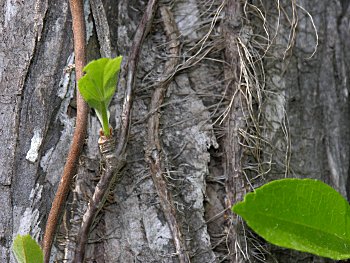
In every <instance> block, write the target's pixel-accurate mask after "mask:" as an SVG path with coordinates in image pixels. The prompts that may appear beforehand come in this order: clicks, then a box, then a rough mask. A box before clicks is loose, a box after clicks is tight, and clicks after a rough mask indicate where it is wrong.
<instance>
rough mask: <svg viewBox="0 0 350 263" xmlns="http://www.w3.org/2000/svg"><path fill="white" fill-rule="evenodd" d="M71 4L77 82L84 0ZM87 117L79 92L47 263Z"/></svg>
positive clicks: (82, 58)
mask: <svg viewBox="0 0 350 263" xmlns="http://www.w3.org/2000/svg"><path fill="white" fill-rule="evenodd" d="M69 4H70V9H71V13H72V20H73V37H74V53H75V72H76V79H77V81H78V80H79V79H80V78H81V77H82V75H83V67H84V66H85V64H86V51H85V21H84V9H83V1H82V0H70V1H69ZM87 114H88V106H87V104H86V103H85V101H84V100H83V98H82V97H81V95H80V93H79V91H78V90H77V117H76V128H75V131H74V135H73V141H72V144H71V147H70V150H69V153H68V157H67V161H66V164H65V166H64V170H63V174H62V179H61V181H60V183H59V185H58V188H57V192H56V195H55V198H54V201H53V203H52V207H51V210H50V213H49V216H48V219H47V224H46V229H45V235H44V239H43V250H44V262H45V263H48V262H49V260H50V254H51V247H52V243H53V240H54V237H55V233H56V230H57V226H58V225H59V220H60V218H61V213H62V210H63V207H64V205H65V202H66V199H67V195H68V193H69V188H70V184H71V181H72V178H73V176H74V174H75V171H76V168H77V163H78V159H79V156H80V154H81V152H82V149H83V145H84V140H85V135H86V127H87Z"/></svg>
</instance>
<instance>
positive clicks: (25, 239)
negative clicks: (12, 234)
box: [12, 235, 44, 263]
mask: <svg viewBox="0 0 350 263" xmlns="http://www.w3.org/2000/svg"><path fill="white" fill-rule="evenodd" d="M12 250H13V253H14V254H15V257H16V259H17V261H18V263H42V262H43V261H44V256H43V251H42V250H41V248H40V246H39V245H38V243H37V242H36V241H35V240H34V239H33V238H32V237H31V236H30V235H25V236H21V235H18V236H17V237H16V238H15V240H14V241H13V245H12Z"/></svg>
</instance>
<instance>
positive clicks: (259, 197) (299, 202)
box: [233, 179, 350, 260]
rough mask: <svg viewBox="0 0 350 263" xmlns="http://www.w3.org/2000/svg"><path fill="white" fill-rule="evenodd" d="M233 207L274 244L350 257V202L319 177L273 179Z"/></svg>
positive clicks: (315, 252) (345, 257)
mask: <svg viewBox="0 0 350 263" xmlns="http://www.w3.org/2000/svg"><path fill="white" fill-rule="evenodd" d="M233 211H234V212H235V213H237V214H238V215H240V216H241V217H243V218H244V220H246V222H247V224H248V225H249V226H250V227H251V228H252V229H253V230H254V231H255V232H256V233H258V234H259V235H261V236H262V237H263V238H264V239H266V240H267V241H269V242H271V243H272V244H275V245H278V246H281V247H286V248H291V249H295V250H299V251H304V252H309V253H313V254H316V255H319V256H323V257H328V258H332V259H337V260H339V259H347V258H350V207H349V204H348V202H347V201H346V200H345V199H344V198H343V197H342V196H341V195H340V194H339V193H338V192H337V191H335V190H334V189H333V188H331V187H330V186H328V185H326V184H324V183H322V182H320V181H317V180H311V179H283V180H277V181H273V182H271V183H268V184H266V185H264V186H262V187H260V188H258V189H256V190H255V192H252V193H249V194H247V195H246V196H245V198H244V201H243V202H240V203H238V204H236V205H235V206H234V207H233Z"/></svg>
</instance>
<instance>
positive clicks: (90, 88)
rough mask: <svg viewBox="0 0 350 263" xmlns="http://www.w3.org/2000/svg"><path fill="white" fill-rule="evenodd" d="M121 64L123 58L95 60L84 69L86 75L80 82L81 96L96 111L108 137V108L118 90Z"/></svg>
mask: <svg viewBox="0 0 350 263" xmlns="http://www.w3.org/2000/svg"><path fill="white" fill-rule="evenodd" d="M121 62H122V57H121V56H119V57H116V58H114V59H110V58H100V59H98V60H93V61H91V62H90V63H89V64H88V65H86V66H85V67H84V72H85V73H86V74H85V75H84V76H83V77H82V78H81V79H80V80H79V82H78V87H79V91H80V94H81V95H82V97H83V98H84V100H85V101H86V102H87V103H88V104H89V106H90V107H91V108H94V109H95V111H96V115H97V117H98V118H99V120H100V122H101V125H102V129H103V132H104V135H106V136H109V112H108V106H109V103H110V102H111V100H112V97H113V95H114V93H115V90H116V84H117V80H118V72H119V70H120V65H121Z"/></svg>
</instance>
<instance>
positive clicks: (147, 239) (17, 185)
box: [0, 0, 350, 263]
mask: <svg viewBox="0 0 350 263" xmlns="http://www.w3.org/2000/svg"><path fill="white" fill-rule="evenodd" d="M0 3H1V5H0V6H1V7H2V8H1V9H0V32H1V33H0V34H1V38H0V139H1V141H2V142H3V143H2V145H1V146H0V201H1V208H2V209H1V210H0V261H1V262H15V260H14V257H13V254H12V253H11V248H10V247H11V244H12V241H13V238H14V237H15V236H16V235H17V234H26V233H30V234H31V235H32V236H33V237H35V238H36V239H37V240H38V241H39V242H40V241H41V240H42V237H43V232H44V227H45V224H46V220H47V215H48V212H49V209H50V207H51V202H52V199H53V197H54V195H55V192H56V189H57V185H58V182H59V180H60V177H61V174H62V170H63V166H64V163H65V158H66V155H67V152H68V149H69V145H70V142H71V138H72V134H73V131H74V123H75V113H76V106H75V92H74V88H75V74H74V70H72V69H71V67H70V66H71V65H72V64H73V63H74V54H73V39H72V33H71V16H70V11H69V6H68V2H67V1H57V0H53V1H47V0H46V1H33V0H28V1H4V0H0ZM146 4H147V3H145V1H139V0H133V1H126V0H120V1H111V0H103V1H101V0H90V2H89V1H86V3H85V17H86V23H87V40H88V60H89V61H90V60H92V59H96V58H99V57H115V56H116V55H123V56H124V59H125V58H127V57H128V55H129V51H130V47H131V44H132V40H133V35H134V32H135V30H136V27H137V25H138V23H139V21H140V19H141V16H142V14H143V12H144V9H145V6H146ZM162 8H165V9H164V10H167V11H163V12H161V11H160V10H161V9H162ZM348 10H349V9H348V2H347V1H343V0H334V1H331V2H329V1H316V0H309V1H305V0H303V1H297V3H295V1H290V0H283V1H268V0H264V1H255V0H253V1H250V2H249V3H248V2H242V1H238V0H227V1H199V0H187V1H185V0H179V1H172V2H169V1H159V8H158V11H157V12H156V15H155V19H154V21H153V24H152V28H151V30H150V33H149V34H148V36H147V37H146V39H145V40H144V43H143V46H142V50H141V54H140V60H139V67H138V72H137V79H136V84H135V87H134V94H133V96H134V103H133V109H132V122H131V129H130V136H129V142H128V148H127V164H126V166H125V168H124V169H123V170H122V180H121V181H120V182H119V183H118V184H116V185H115V187H114V188H113V191H112V193H111V195H110V196H109V198H108V202H107V203H106V205H105V206H104V209H103V210H102V211H101V213H100V214H99V216H98V217H97V218H96V222H95V224H94V227H93V229H92V231H91V233H90V238H89V243H88V245H87V249H86V256H85V258H86V262H145V263H147V262H183V261H179V260H186V259H185V258H186V256H188V257H189V259H190V262H259V261H262V262H332V261H330V260H325V259H322V258H318V257H315V256H312V255H309V254H305V253H297V252H292V251H290V250H286V249H281V248H278V247H275V246H272V245H269V244H266V243H265V242H264V241H263V240H261V239H260V238H259V237H257V236H256V235H255V234H254V233H252V232H251V230H249V229H248V228H247V227H246V226H245V225H244V223H243V222H242V221H241V220H240V219H239V218H238V217H236V216H235V215H233V214H232V213H231V212H230V207H231V205H232V204H234V203H235V202H237V201H240V200H241V199H242V198H243V195H244V194H245V193H246V192H248V191H250V190H252V189H253V188H255V187H258V186H260V185H261V184H263V183H265V182H267V181H270V180H273V179H277V178H283V177H286V176H287V177H300V178H305V177H308V178H316V179H320V180H322V181H324V182H326V183H328V184H330V185H332V186H333V187H335V188H336V189H337V190H339V192H340V193H342V195H343V196H345V197H347V198H349V193H350V192H349V191H350V189H349V187H350V181H349V166H350V156H349V151H350V150H349V131H350V124H349V96H348V94H349V82H348V76H349V75H350V65H349V61H350V53H349V51H348V48H347V47H349V46H350V33H349V32H350V31H349V12H348ZM308 12H310V13H308ZM313 23H314V24H313ZM315 28H316V29H317V31H315ZM174 36H175V37H174ZM316 47H317V52H316V53H315V54H313V52H314V50H315V48H316ZM311 55H312V56H311ZM310 56H311V58H309V57H310ZM169 61H171V63H172V65H170V64H171V63H170V62H169ZM165 80H166V81H165ZM123 96H124V90H118V91H117V94H116V95H115V97H114V99H113V101H112V103H111V108H110V112H111V120H112V125H113V127H116V128H117V129H118V124H119V121H120V118H121V107H122V101H123ZM155 100H157V101H158V102H161V103H159V104H157V103H154V102H155ZM157 101H156V102H157ZM90 113H91V114H90V116H89V125H88V136H87V139H86V145H85V147H84V153H83V154H82V156H81V158H80V163H79V168H78V172H77V175H76V176H75V181H74V183H73V184H72V188H71V190H72V192H71V193H70V195H69V198H68V201H67V205H66V209H65V212H64V214H63V215H62V220H61V224H60V226H59V230H58V233H57V235H56V240H55V243H54V248H53V250H52V259H54V260H57V262H71V261H72V258H73V253H74V248H75V245H76V243H75V241H76V235H77V232H78V229H79V226H80V223H81V220H82V215H83V213H84V211H85V209H86V207H87V203H88V201H89V198H90V197H91V196H92V194H93V191H94V187H95V185H96V182H97V180H98V178H99V174H100V169H101V168H100V157H99V153H98V145H97V141H98V136H99V129H100V126H99V122H98V120H97V117H96V116H95V114H94V112H93V111H91V112H90ZM154 118H155V119H154ZM152 125H153V126H152ZM154 127H156V128H154ZM152 153H153V154H154V153H157V156H158V157H159V158H158V157H157V159H156V160H157V162H154V160H155V159H153V156H154V155H152ZM159 178H161V179H159ZM167 205H168V206H167ZM177 241H178V242H177ZM179 247H180V249H179ZM181 248H182V249H184V251H183V252H184V253H183V254H184V257H183V259H181V257H179V256H178V254H179V250H181ZM184 262H185V261H184Z"/></svg>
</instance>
